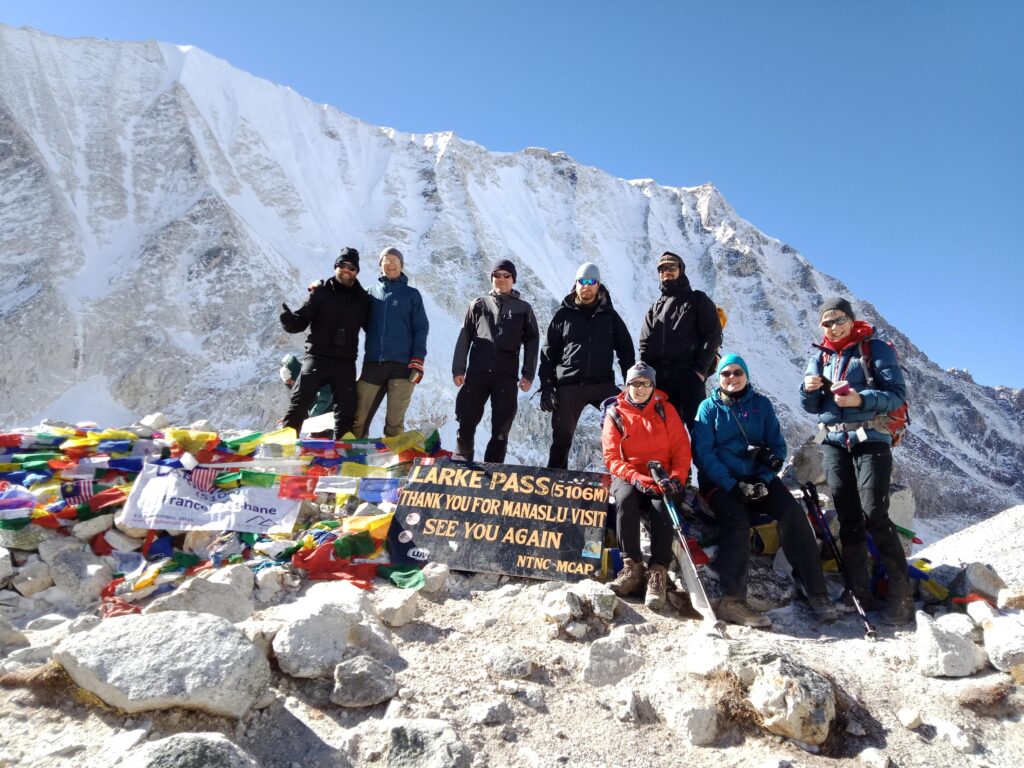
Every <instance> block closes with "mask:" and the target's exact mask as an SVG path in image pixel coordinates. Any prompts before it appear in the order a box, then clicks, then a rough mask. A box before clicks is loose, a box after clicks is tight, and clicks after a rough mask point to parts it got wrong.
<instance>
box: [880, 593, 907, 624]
mask: <svg viewBox="0 0 1024 768" xmlns="http://www.w3.org/2000/svg"><path fill="white" fill-rule="evenodd" d="M913 620H914V598H913V597H912V596H910V595H889V599H888V600H886V601H885V608H884V609H883V610H882V616H881V622H882V623H883V624H909V623H910V622H912V621H913Z"/></svg>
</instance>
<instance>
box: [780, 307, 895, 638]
mask: <svg viewBox="0 0 1024 768" xmlns="http://www.w3.org/2000/svg"><path fill="white" fill-rule="evenodd" d="M819 317H820V325H821V328H822V330H823V332H824V336H823V338H822V340H821V344H820V346H819V350H820V351H819V352H818V353H816V354H815V355H814V357H812V358H811V360H810V361H809V362H808V364H807V370H806V372H805V375H804V381H803V385H802V386H801V387H800V401H801V404H802V405H803V408H804V410H805V411H807V412H808V413H813V414H815V415H816V416H817V417H818V421H819V441H821V450H822V454H823V459H824V462H823V463H824V468H825V477H826V479H827V481H828V486H829V490H830V491H831V493H832V503H833V504H834V505H835V508H836V514H837V515H838V517H839V539H840V541H841V542H842V546H843V564H844V566H845V568H846V570H847V574H848V576H849V577H850V581H851V584H852V589H853V593H854V595H856V597H857V599H858V600H859V601H860V602H861V605H863V606H872V604H873V602H874V600H873V598H872V596H871V591H870V589H869V587H868V567H869V566H868V548H867V534H868V533H870V534H871V538H872V540H873V541H874V543H875V547H876V548H877V549H878V554H879V559H880V560H881V562H882V565H883V566H884V567H885V572H886V576H887V578H888V580H889V595H888V600H887V602H886V605H885V608H884V610H883V612H882V617H881V618H882V621H883V622H884V623H886V624H907V623H909V622H911V621H913V619H914V599H913V590H912V588H911V585H910V579H909V578H908V575H907V558H906V556H905V555H904V554H903V545H902V543H901V542H900V539H899V535H898V534H897V532H896V528H895V527H894V526H893V523H892V520H891V519H889V482H890V480H891V478H892V434H891V433H890V432H889V430H888V429H887V428H886V426H885V423H884V422H885V420H886V414H888V413H890V412H891V411H895V410H896V409H898V408H899V407H900V406H901V405H903V404H904V403H905V402H906V399H907V385H906V382H905V381H904V378H903V371H902V369H901V368H900V365H899V361H898V360H897V358H896V352H895V350H893V348H892V347H891V346H890V345H889V344H887V343H886V342H884V341H882V340H881V339H880V338H878V337H877V336H876V335H875V329H874V328H873V327H872V326H871V325H869V324H868V323H866V322H864V321H863V320H858V319H857V318H856V316H855V315H854V314H853V307H852V306H851V305H850V302H849V301H847V300H846V299H844V298H840V297H835V298H831V299H827V300H826V301H825V302H824V303H823V304H822V305H821V308H820V310H819ZM865 344H866V345H867V347H868V349H867V351H868V352H869V353H870V360H871V362H870V366H866V365H865V362H866V361H865V358H864V357H863V353H864V351H865V350H864V349H863V346H864V345H865ZM869 368H870V369H869ZM844 384H845V385H846V386H843V385H844ZM844 598H845V602H849V603H852V600H851V599H850V597H849V596H848V595H847V596H844Z"/></svg>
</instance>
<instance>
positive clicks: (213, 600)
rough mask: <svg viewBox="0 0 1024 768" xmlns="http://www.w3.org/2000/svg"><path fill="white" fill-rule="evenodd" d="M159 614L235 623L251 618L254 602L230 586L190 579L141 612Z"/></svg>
mask: <svg viewBox="0 0 1024 768" xmlns="http://www.w3.org/2000/svg"><path fill="white" fill-rule="evenodd" d="M162 611H188V612H191V613H208V614H212V615H213V616H220V617H221V618H222V619H226V620H227V621H230V622H232V623H235V622H238V621H245V620H246V619H248V618H249V617H250V616H251V615H252V611H253V602H252V599H251V598H250V597H249V596H248V595H243V594H242V593H241V592H239V591H238V590H237V589H235V588H234V587H232V586H231V585H230V584H218V583H217V582H213V581H210V580H209V579H199V578H193V579H189V580H188V581H186V582H184V583H183V584H182V585H181V586H180V587H178V588H177V589H176V590H174V591H173V592H171V593H170V594H167V595H162V596H160V597H158V598H157V599H156V600H154V601H153V602H152V603H150V604H149V605H147V606H146V607H145V608H143V609H142V612H143V613H146V614H149V613H160V612H162Z"/></svg>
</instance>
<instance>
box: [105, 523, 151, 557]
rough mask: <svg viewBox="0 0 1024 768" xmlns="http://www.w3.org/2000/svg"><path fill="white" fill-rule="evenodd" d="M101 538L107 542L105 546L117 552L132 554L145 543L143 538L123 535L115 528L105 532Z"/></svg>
mask: <svg viewBox="0 0 1024 768" xmlns="http://www.w3.org/2000/svg"><path fill="white" fill-rule="evenodd" d="M103 538H104V539H106V540H107V544H109V545H110V546H111V547H113V548H114V549H116V550H117V551H118V552H134V551H135V550H137V549H141V548H142V545H143V543H144V541H145V537H142V538H137V537H135V536H129V535H128V534H127V533H123V532H122V531H119V530H117V529H116V528H111V529H110V530H108V531H107V532H105V533H104V534H103Z"/></svg>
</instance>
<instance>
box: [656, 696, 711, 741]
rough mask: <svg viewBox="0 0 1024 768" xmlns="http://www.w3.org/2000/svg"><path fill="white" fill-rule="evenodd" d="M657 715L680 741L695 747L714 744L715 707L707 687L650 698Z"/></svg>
mask: <svg viewBox="0 0 1024 768" xmlns="http://www.w3.org/2000/svg"><path fill="white" fill-rule="evenodd" d="M652 704H655V707H656V709H657V712H658V715H659V716H660V717H662V718H663V719H664V720H665V724H666V725H667V726H668V727H669V728H670V729H671V730H672V731H673V732H674V733H675V734H676V735H677V736H678V737H679V738H680V739H682V740H683V741H684V742H686V743H688V744H693V745H694V746H696V747H706V746H709V745H711V744H713V743H714V741H715V739H716V738H717V736H718V708H717V704H716V702H715V700H714V698H713V697H712V696H711V694H710V692H709V691H708V689H707V688H696V689H693V690H687V691H685V692H681V691H676V692H674V693H673V694H672V695H669V696H665V695H660V696H657V697H655V698H654V699H652Z"/></svg>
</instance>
